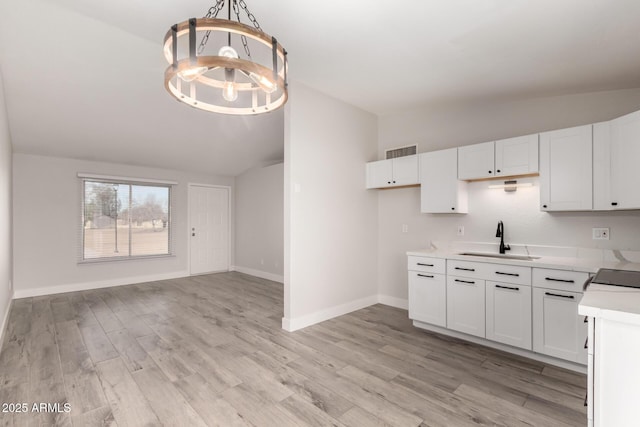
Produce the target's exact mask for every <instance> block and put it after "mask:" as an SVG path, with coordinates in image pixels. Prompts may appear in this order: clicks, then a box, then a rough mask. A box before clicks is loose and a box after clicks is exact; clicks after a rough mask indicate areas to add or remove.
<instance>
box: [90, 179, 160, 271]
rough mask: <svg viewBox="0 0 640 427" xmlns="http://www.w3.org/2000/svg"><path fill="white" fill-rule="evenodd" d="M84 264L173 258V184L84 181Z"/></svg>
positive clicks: (109, 180)
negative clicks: (93, 261) (104, 261)
mask: <svg viewBox="0 0 640 427" xmlns="http://www.w3.org/2000/svg"><path fill="white" fill-rule="evenodd" d="M81 246H82V254H81V258H82V261H92V260H108V259H114V260H115V259H130V258H136V257H150V256H162V255H171V185H170V184H164V183H163V184H156V183H147V182H145V183H141V182H128V181H123V180H116V179H107V178H106V177H105V178H101V179H99V178H88V177H87V178H83V179H82V245H81Z"/></svg>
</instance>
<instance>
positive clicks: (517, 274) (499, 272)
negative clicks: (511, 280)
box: [496, 271, 520, 277]
mask: <svg viewBox="0 0 640 427" xmlns="http://www.w3.org/2000/svg"><path fill="white" fill-rule="evenodd" d="M496 274H500V275H502V276H514V277H520V274H519V273H503V272H502V271H496Z"/></svg>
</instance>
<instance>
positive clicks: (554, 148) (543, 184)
mask: <svg viewBox="0 0 640 427" xmlns="http://www.w3.org/2000/svg"><path fill="white" fill-rule="evenodd" d="M592 155H593V147H592V126H591V125H587V126H579V127H575V128H570V129H562V130H557V131H553V132H545V133H541V134H540V208H541V210H545V211H579V210H591V209H592V208H593V203H592V200H593V197H592V187H593V180H592V176H593V175H592V171H593V167H592Z"/></svg>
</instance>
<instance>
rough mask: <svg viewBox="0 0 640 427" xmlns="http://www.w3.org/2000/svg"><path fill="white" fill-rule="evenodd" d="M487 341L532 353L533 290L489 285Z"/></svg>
mask: <svg viewBox="0 0 640 427" xmlns="http://www.w3.org/2000/svg"><path fill="white" fill-rule="evenodd" d="M486 305H487V307H486V311H487V313H486V314H487V319H486V320H487V324H486V326H487V339H490V340H493V341H497V342H501V343H503V344H508V345H512V346H514V347H520V348H525V349H527V350H531V287H529V286H523V285H517V284H511V283H510V284H506V283H499V282H487V283H486Z"/></svg>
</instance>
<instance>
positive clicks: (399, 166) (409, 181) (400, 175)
mask: <svg viewBox="0 0 640 427" xmlns="http://www.w3.org/2000/svg"><path fill="white" fill-rule="evenodd" d="M391 162H392V163H393V168H392V169H393V180H392V181H393V185H396V186H400V185H413V184H417V183H418V156H417V155H415V156H406V157H397V158H395V159H392V160H391Z"/></svg>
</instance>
